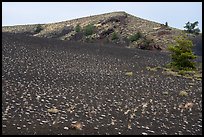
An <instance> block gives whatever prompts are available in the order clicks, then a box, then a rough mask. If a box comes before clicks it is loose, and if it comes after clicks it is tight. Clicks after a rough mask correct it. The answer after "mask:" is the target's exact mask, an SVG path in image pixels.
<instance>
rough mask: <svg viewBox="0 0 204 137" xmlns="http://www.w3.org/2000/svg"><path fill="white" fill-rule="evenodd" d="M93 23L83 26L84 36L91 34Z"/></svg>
mask: <svg viewBox="0 0 204 137" xmlns="http://www.w3.org/2000/svg"><path fill="white" fill-rule="evenodd" d="M94 28H95V27H94V25H93V24H88V25H87V26H85V28H84V33H85V35H86V36H89V35H92V34H93V32H94Z"/></svg>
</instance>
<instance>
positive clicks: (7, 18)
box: [2, 2, 202, 30]
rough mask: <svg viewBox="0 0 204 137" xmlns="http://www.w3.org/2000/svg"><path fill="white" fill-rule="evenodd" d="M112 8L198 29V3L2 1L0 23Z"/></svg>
mask: <svg viewBox="0 0 204 137" xmlns="http://www.w3.org/2000/svg"><path fill="white" fill-rule="evenodd" d="M113 11H125V12H127V13H129V14H132V15H135V16H137V17H140V18H144V19H148V20H151V21H155V22H158V23H165V22H168V24H169V26H171V27H175V28H180V29H184V28H183V26H184V25H185V23H186V22H188V21H190V22H195V21H198V22H199V26H198V27H199V28H200V29H201V30H202V2H2V25H3V26H10V25H20V24H36V23H37V24H38V23H53V22H59V21H65V20H70V19H74V18H80V17H85V16H90V15H97V14H103V13H108V12H113Z"/></svg>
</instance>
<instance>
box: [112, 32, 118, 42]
mask: <svg viewBox="0 0 204 137" xmlns="http://www.w3.org/2000/svg"><path fill="white" fill-rule="evenodd" d="M118 38H119V37H118V34H117V33H116V32H113V34H112V37H111V40H116V39H118Z"/></svg>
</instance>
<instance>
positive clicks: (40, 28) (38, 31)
mask: <svg viewBox="0 0 204 137" xmlns="http://www.w3.org/2000/svg"><path fill="white" fill-rule="evenodd" d="M42 30H43V28H42V26H41V25H40V24H38V25H37V27H36V29H35V33H40V31H42Z"/></svg>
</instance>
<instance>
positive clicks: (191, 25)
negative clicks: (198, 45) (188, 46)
mask: <svg viewBox="0 0 204 137" xmlns="http://www.w3.org/2000/svg"><path fill="white" fill-rule="evenodd" d="M196 26H198V21H196V22H194V23H190V22H187V23H186V26H184V28H185V29H186V30H185V31H186V32H188V33H192V34H196V35H198V34H199V32H200V29H199V28H195V27H196Z"/></svg>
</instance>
